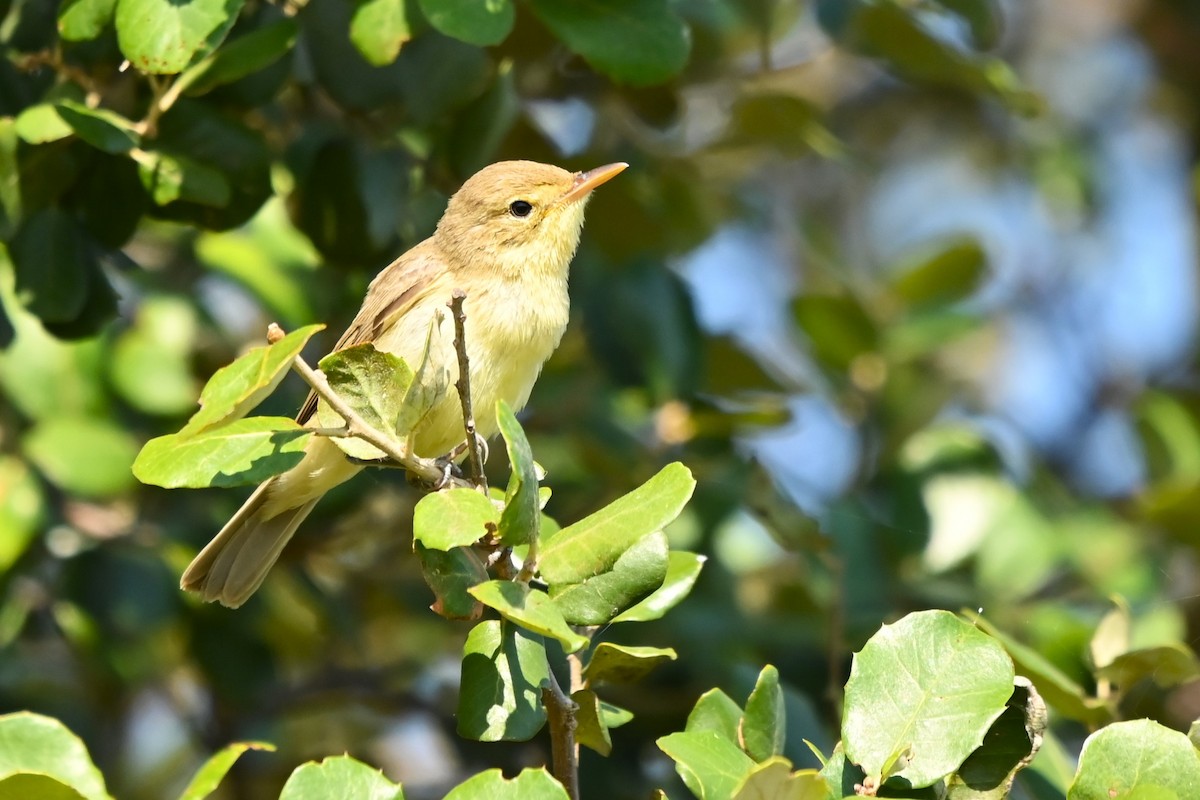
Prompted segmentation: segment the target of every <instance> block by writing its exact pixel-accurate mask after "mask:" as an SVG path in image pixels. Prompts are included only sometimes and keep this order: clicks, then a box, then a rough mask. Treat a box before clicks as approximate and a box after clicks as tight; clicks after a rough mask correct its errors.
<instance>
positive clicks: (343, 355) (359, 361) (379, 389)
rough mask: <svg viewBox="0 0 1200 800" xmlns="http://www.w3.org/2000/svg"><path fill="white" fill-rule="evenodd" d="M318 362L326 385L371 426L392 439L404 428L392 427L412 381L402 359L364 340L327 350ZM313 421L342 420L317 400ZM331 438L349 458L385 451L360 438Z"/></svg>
mask: <svg viewBox="0 0 1200 800" xmlns="http://www.w3.org/2000/svg"><path fill="white" fill-rule="evenodd" d="M318 366H319V367H320V368H321V371H322V372H324V373H325V378H326V380H328V381H329V386H330V388H331V389H333V391H334V392H335V393H337V395H338V396H339V397H341V398H342V400H344V401H346V403H347V404H348V405H349V406H350V407H351V408H352V409H354V410H355V411H357V412H358V415H359V416H360V417H362V418H363V421H364V422H366V423H367V424H368V425H370V426H371V427H372V428H375V429H376V430H378V431H380V432H382V433H386V434H388V435H389V436H391V437H393V438H396V439H401V438H402V437H403V435H404V434H405V433H407V432H408V431H407V430H397V429H396V423H397V421H398V420H399V418H400V408H401V404H403V402H404V396H405V393H406V392H407V391H408V389H409V386H410V385H411V384H412V382H413V373H412V370H411V369H409V367H408V364H406V363H405V362H404V359H402V358H400V357H399V356H397V355H393V354H392V353H388V352H385V351H383V350H376V349H375V345H373V344H371V343H370V342H367V343H366V344H360V345H356V346H355V347H349V348H346V349H345V350H339V351H337V352H336V353H330V354H329V355H327V356H325V357H324V358H322V359H321V362H320V364H319V365H318ZM317 421H318V422H320V424H321V425H322V426H323V427H326V428H339V427H341V426H343V425H345V424H346V423H345V420H343V419H342V417H341V415H340V414H338V413H337V412H336V411H334V410H333V409H332V408H330V407H329V405H328V404H327V403H325V401H323V400H322V401H320V402H318V403H317ZM333 442H334V444H336V445H337V446H338V447H339V448H341V450H342V452H344V453H345V454H346V455H348V456H351V457H352V458H363V459H377V458H384V457H385V455H386V454H385V453H384V452H383V451H382V450H380V449H379V448H377V447H375V446H374V445H373V444H369V443H368V442H366V441H364V440H362V439H357V438H338V439H334V440H333Z"/></svg>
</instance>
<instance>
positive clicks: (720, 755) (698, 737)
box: [657, 731, 754, 798]
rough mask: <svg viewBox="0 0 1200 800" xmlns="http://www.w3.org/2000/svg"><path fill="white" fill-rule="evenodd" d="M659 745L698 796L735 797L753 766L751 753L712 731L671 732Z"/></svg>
mask: <svg viewBox="0 0 1200 800" xmlns="http://www.w3.org/2000/svg"><path fill="white" fill-rule="evenodd" d="M657 744H658V746H659V749H661V750H662V751H663V752H664V753H666V754H667V755H668V756H670V757H671V759H672V760H673V761H674V762H675V771H676V772H678V773H679V777H680V778H682V779H683V782H684V783H685V784H687V787H688V788H689V789H691V790H692V794H694V795H696V797H702V798H708V797H712V798H720V797H732V796H733V792H734V790H735V789H736V788H737V786H738V785H739V784H740V783H741V782H742V780H743V779H744V778H745V777H746V775H747V774H748V773H749V772H750V770H752V769H753V768H754V761H753V759H751V758H750V756H748V755H746V754H745V753H743V752H742V751H741V750H740V749H739V748H738V746H737V745H735V744H733V743H732V742H730V741H729V740H727V739H725V738H724V737H723V736H721V735H720V734H718V733H715V732H713V731H687V732H685V733H672V734H671V735H670V736H664V737H662V738H661V739H659V740H658V741H657Z"/></svg>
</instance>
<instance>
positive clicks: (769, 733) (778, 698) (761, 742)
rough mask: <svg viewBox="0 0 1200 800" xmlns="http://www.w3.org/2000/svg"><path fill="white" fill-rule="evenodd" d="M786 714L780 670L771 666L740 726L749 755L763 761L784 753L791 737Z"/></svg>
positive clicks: (762, 675)
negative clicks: (785, 745) (788, 733)
mask: <svg viewBox="0 0 1200 800" xmlns="http://www.w3.org/2000/svg"><path fill="white" fill-rule="evenodd" d="M785 713H786V710H785V708H784V703H783V689H781V688H780V687H779V670H777V669H775V667H774V666H772V665H770V664H768V665H767V666H765V667H763V669H762V672H760V673H759V674H758V681H757V682H756V683H755V684H754V690H753V691H752V692H750V698H749V699H748V700H747V701H746V713H745V715H743V716H742V719H741V723H740V724H739V725H738V734H739V739H740V740H741V742H742V749H743V750H745V751H746V755H748V756H750V757H751V758H753V759H754V760H755V761H759V762H762V761H766V760H767V759H768V758H771V757H772V756H777V755H779V754H780V753H782V752H783V742H784V739H785V737H786V735H787V726H786V722H787V720H786V717H785Z"/></svg>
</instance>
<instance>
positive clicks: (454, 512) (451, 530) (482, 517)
mask: <svg viewBox="0 0 1200 800" xmlns="http://www.w3.org/2000/svg"><path fill="white" fill-rule="evenodd" d="M498 516H499V514H498V512H497V510H496V506H495V505H493V504H492V501H491V500H490V499H488V498H487V497H486V496H484V495H482V494H480V493H479V492H477V491H475V490H474V489H467V488H456V489H447V490H445V491H441V492H432V493H430V494H427V495H425V496H424V497H422V498H421V500H420V501H419V502H418V503H417V507H416V509H415V510H414V511H413V539H414V540H415V541H417V542H420V543H421V544H422V545H423V546H425V547H428V548H432V549H434V550H450V549H452V548H455V547H469V546H470V545H473V544H475V542H477V541H479V540H480V539H482V538H483V537H484V536H486V535H487V534H488V532H489V531H494V530H495V529H496V518H497V517H498Z"/></svg>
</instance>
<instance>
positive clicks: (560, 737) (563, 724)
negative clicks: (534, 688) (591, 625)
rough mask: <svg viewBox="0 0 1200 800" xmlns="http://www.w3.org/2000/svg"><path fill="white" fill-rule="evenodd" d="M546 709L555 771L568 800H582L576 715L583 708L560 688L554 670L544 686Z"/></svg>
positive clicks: (552, 764) (551, 755)
mask: <svg viewBox="0 0 1200 800" xmlns="http://www.w3.org/2000/svg"><path fill="white" fill-rule="evenodd" d="M568 658H570V657H569V656H568ZM572 672H574V670H572ZM542 705H544V706H545V707H546V721H547V723H548V724H549V726H550V768H551V771H552V772H553V773H554V777H555V778H556V779H558V782H559V783H561V784H562V785H563V788H564V789H566V790H567V796H568V797H570V798H571V800H579V744H578V743H577V742H576V741H575V725H576V721H575V713H576V712H577V711H578V710H579V705H578V704H577V703H576V702H575V701H574V700H572V699H571V696H570V695H568V694H567V693H566V692H564V691H563V690H562V687H561V686H559V685H558V678H556V677H554V671H553V670H551V671H550V680H549V681H548V682H547V683H546V684H544V685H543V686H542Z"/></svg>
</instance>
